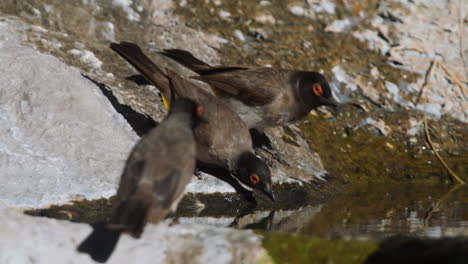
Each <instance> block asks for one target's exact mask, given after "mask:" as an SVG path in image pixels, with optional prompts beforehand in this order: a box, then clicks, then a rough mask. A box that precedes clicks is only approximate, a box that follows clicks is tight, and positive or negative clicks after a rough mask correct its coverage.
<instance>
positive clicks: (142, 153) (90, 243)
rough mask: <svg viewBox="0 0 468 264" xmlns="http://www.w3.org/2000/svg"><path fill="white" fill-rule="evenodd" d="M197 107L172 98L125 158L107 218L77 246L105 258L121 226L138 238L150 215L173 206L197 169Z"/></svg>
mask: <svg viewBox="0 0 468 264" xmlns="http://www.w3.org/2000/svg"><path fill="white" fill-rule="evenodd" d="M196 108H197V105H196V104H195V103H194V102H192V101H189V100H178V101H176V102H175V103H174V108H173V109H172V110H171V112H170V113H169V114H168V116H167V117H166V118H165V119H164V120H163V121H162V122H161V123H160V124H159V125H158V126H157V127H156V128H154V129H152V130H151V131H149V132H148V133H147V134H145V135H144V136H143V137H141V139H140V140H139V141H138V143H137V144H136V145H135V146H134V148H133V150H132V151H131V153H130V155H129V157H128V159H127V162H126V164H125V168H124V171H123V173H122V176H121V179H120V184H119V188H118V190H117V195H116V197H115V199H114V201H113V208H112V216H111V219H110V221H109V223H108V224H105V225H97V226H95V230H94V231H93V233H92V234H91V235H90V236H89V237H88V238H87V239H85V241H84V242H83V243H82V244H81V245H80V246H79V248H78V250H79V251H81V252H86V253H88V254H90V255H91V257H92V258H93V259H95V260H97V261H100V262H104V261H106V260H107V259H108V257H109V256H110V255H111V253H112V251H113V249H114V247H115V245H116V244H117V241H118V239H119V235H120V234H121V233H122V232H123V233H129V234H130V235H132V236H133V237H135V238H138V237H140V235H141V233H142V232H143V228H144V226H145V224H146V222H147V220H148V218H149V217H150V218H151V222H153V223H155V222H159V221H161V220H163V219H164V218H165V217H166V216H167V215H168V214H169V213H170V212H173V211H175V209H176V208H177V204H178V202H179V201H180V199H181V198H182V196H183V193H184V189H185V186H186V185H187V184H188V183H189V181H190V179H191V176H192V174H193V172H194V169H195V156H196V145H195V140H194V136H193V131H192V127H193V126H194V124H195V123H196V120H195V119H196Z"/></svg>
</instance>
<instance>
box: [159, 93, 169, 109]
mask: <svg viewBox="0 0 468 264" xmlns="http://www.w3.org/2000/svg"><path fill="white" fill-rule="evenodd" d="M161 98H162V101H163V105H164V107H165V108H166V109H167V110H169V109H170V105H169V102H168V101H167V99H166V97H165V96H164V94H162V93H161Z"/></svg>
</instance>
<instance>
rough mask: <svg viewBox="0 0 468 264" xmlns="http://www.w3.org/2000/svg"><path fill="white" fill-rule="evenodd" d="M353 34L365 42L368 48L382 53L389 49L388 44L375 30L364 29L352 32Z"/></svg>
mask: <svg viewBox="0 0 468 264" xmlns="http://www.w3.org/2000/svg"><path fill="white" fill-rule="evenodd" d="M353 36H354V37H355V38H357V39H359V40H361V41H365V42H367V43H368V44H369V48H370V49H372V50H376V51H379V52H380V53H381V54H382V55H385V54H387V52H388V51H389V50H390V44H389V43H388V42H387V41H385V40H384V39H382V38H380V37H379V34H378V32H377V31H372V30H368V29H366V30H364V31H359V32H353Z"/></svg>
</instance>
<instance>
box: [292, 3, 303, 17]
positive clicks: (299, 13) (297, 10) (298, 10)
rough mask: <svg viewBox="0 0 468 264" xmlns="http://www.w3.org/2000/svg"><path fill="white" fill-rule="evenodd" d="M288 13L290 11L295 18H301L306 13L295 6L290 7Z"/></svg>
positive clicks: (301, 8) (300, 7)
mask: <svg viewBox="0 0 468 264" xmlns="http://www.w3.org/2000/svg"><path fill="white" fill-rule="evenodd" d="M289 11H291V13H293V14H294V15H296V16H303V15H305V13H306V11H305V9H304V8H303V7H302V6H297V5H294V6H291V7H290V8H289Z"/></svg>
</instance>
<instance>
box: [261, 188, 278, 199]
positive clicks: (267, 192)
mask: <svg viewBox="0 0 468 264" xmlns="http://www.w3.org/2000/svg"><path fill="white" fill-rule="evenodd" d="M262 191H263V193H264V194H265V195H266V196H268V198H270V199H271V200H272V201H273V202H275V201H276V198H275V195H274V194H273V191H272V190H262Z"/></svg>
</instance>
